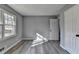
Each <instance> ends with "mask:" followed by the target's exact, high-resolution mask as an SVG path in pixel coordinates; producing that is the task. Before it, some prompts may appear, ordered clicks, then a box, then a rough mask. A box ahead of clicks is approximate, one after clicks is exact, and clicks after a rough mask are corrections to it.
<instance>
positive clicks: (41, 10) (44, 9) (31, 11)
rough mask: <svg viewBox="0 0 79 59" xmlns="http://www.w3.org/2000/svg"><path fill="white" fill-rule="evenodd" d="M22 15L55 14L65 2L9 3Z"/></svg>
mask: <svg viewBox="0 0 79 59" xmlns="http://www.w3.org/2000/svg"><path fill="white" fill-rule="evenodd" d="M9 6H10V7H11V8H13V9H14V10H16V11H17V12H18V13H20V14H21V15H23V16H52V15H57V14H58V13H59V10H60V9H61V8H63V7H64V6H65V4H9Z"/></svg>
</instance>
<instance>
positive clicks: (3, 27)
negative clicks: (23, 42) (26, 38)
mask: <svg viewBox="0 0 79 59" xmlns="http://www.w3.org/2000/svg"><path fill="white" fill-rule="evenodd" d="M0 11H1V19H2V20H3V22H2V24H0V25H2V38H1V39H0V40H6V39H9V38H11V37H14V36H16V35H17V27H16V26H17V16H16V15H15V14H13V13H12V12H9V11H7V10H4V9H2V8H0ZM4 13H6V14H8V15H11V16H14V20H15V25H13V26H15V30H14V31H15V34H13V35H10V36H7V37H5V25H6V24H5V19H4V18H5V17H4Z"/></svg>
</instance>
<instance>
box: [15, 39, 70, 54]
mask: <svg viewBox="0 0 79 59" xmlns="http://www.w3.org/2000/svg"><path fill="white" fill-rule="evenodd" d="M14 54H69V53H68V52H67V51H66V50H64V49H62V48H61V47H60V43H59V41H53V40H51V41H48V42H45V43H43V44H39V45H36V46H32V41H26V42H25V43H24V44H23V45H22V46H21V47H20V48H19V49H18V50H16V51H15V52H14Z"/></svg>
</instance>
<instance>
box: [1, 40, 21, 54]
mask: <svg viewBox="0 0 79 59" xmlns="http://www.w3.org/2000/svg"><path fill="white" fill-rule="evenodd" d="M20 41H22V40H18V41H17V42H16V43H14V44H13V45H11V46H10V47H9V48H7V49H5V50H4V51H2V54H4V53H5V52H7V51H8V50H9V49H11V48H12V47H14V46H15V45H16V44H17V43H19V42H20Z"/></svg>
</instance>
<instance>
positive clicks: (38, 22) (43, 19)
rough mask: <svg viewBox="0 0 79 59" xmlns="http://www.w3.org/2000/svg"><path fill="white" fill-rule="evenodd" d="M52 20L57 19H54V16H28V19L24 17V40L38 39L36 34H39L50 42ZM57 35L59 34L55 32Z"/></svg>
mask: <svg viewBox="0 0 79 59" xmlns="http://www.w3.org/2000/svg"><path fill="white" fill-rule="evenodd" d="M50 18H53V19H55V18H56V17H53V16H27V17H24V20H23V38H32V39H34V38H35V37H36V35H35V33H39V34H41V35H42V36H44V37H45V38H47V39H48V40H50ZM55 33H57V32H55ZM53 35H54V34H53ZM57 37H58V36H57ZM26 40H27V39H26ZM29 40H30V39H29ZM52 40H53V39H52ZM57 40H58V39H57Z"/></svg>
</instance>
